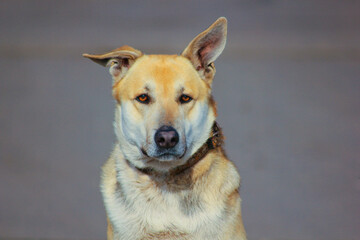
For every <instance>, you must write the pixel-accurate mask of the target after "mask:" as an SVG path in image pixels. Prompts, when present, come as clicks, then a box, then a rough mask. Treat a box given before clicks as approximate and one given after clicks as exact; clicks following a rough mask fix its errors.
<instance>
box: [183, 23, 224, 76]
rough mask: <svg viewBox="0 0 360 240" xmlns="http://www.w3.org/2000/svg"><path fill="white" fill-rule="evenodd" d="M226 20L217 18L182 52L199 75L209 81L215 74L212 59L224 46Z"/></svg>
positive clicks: (213, 59) (214, 58)
mask: <svg viewBox="0 0 360 240" xmlns="http://www.w3.org/2000/svg"><path fill="white" fill-rule="evenodd" d="M226 34H227V20H226V18H225V17H220V18H219V19H217V20H216V21H215V22H214V23H213V24H212V25H211V26H210V27H209V28H208V29H206V30H205V31H204V32H202V33H200V34H199V35H198V36H196V37H195V38H194V39H193V40H192V41H191V42H190V43H189V45H188V46H187V47H186V48H185V50H184V51H183V52H182V54H181V55H182V56H184V57H186V58H188V59H189V60H190V61H191V62H192V64H193V65H194V67H195V69H196V70H197V71H198V72H199V74H200V76H201V77H202V78H203V79H205V80H209V81H210V83H211V81H212V78H213V77H214V74H215V67H214V64H213V63H214V61H215V60H216V59H217V58H218V57H219V55H220V54H221V53H222V51H223V50H224V48H225V43H226Z"/></svg>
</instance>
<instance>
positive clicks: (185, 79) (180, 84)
mask: <svg viewBox="0 0 360 240" xmlns="http://www.w3.org/2000/svg"><path fill="white" fill-rule="evenodd" d="M226 33H227V21H226V19H225V18H223V17H222V18H219V19H218V20H217V21H215V22H214V23H213V24H212V25H211V26H210V27H209V28H208V29H207V30H205V31H204V32H202V33H200V34H199V35H198V36H197V37H195V38H194V39H193V40H192V41H191V42H190V44H189V45H188V46H187V47H186V49H185V50H184V51H183V53H182V54H181V55H144V54H142V52H140V51H139V50H136V49H133V48H131V47H129V46H123V47H121V48H118V49H115V50H113V51H112V52H109V53H106V54H102V55H90V54H84V56H85V57H87V58H90V59H91V60H93V61H95V62H97V63H99V64H101V65H103V66H107V67H109V68H110V69H109V71H110V74H111V75H112V77H113V96H114V98H115V100H116V102H117V104H116V113H115V122H114V125H115V132H116V135H117V139H118V141H119V144H120V148H121V151H122V153H123V155H124V157H125V158H126V159H127V160H128V161H130V162H131V163H132V164H134V165H135V166H137V167H139V168H144V167H151V168H155V169H157V170H160V171H166V170H168V169H169V168H172V167H175V166H178V165H181V164H184V163H185V162H186V160H187V159H189V158H190V156H191V155H193V154H194V153H195V151H196V150H197V149H198V148H199V147H200V146H201V145H202V144H204V143H205V142H206V140H207V138H208V137H209V135H210V131H211V126H212V124H213V122H214V120H215V116H216V107H215V103H214V101H213V100H212V96H211V83H212V80H213V78H214V75H215V67H214V63H213V62H214V61H215V59H216V58H217V57H218V56H219V55H220V54H221V52H222V51H223V49H224V47H225V43H226Z"/></svg>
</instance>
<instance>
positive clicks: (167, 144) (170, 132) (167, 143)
mask: <svg viewBox="0 0 360 240" xmlns="http://www.w3.org/2000/svg"><path fill="white" fill-rule="evenodd" d="M155 142H156V145H158V147H160V148H172V147H175V146H176V144H177V143H178V142H179V134H178V133H177V131H176V130H175V129H174V128H173V127H171V126H162V127H161V128H159V129H158V130H157V131H156V133H155Z"/></svg>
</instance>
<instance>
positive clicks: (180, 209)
mask: <svg viewBox="0 0 360 240" xmlns="http://www.w3.org/2000/svg"><path fill="white" fill-rule="evenodd" d="M225 42H226V19H225V18H220V19H218V20H217V21H216V22H215V23H214V24H213V25H211V26H210V27H209V28H208V29H207V30H206V31H204V32H203V33H201V34H200V35H198V36H197V37H196V38H195V39H194V40H193V41H192V42H191V43H190V44H189V46H188V47H187V48H186V49H185V50H184V52H183V54H182V55H180V56H178V55H143V54H142V53H141V52H140V51H139V50H136V49H133V48H131V47H128V46H125V47H122V48H118V49H115V50H114V51H112V52H110V53H106V54H101V55H90V54H85V55H84V56H85V57H88V58H90V59H92V60H93V61H95V62H97V63H99V64H101V65H104V66H109V67H110V73H111V75H112V77H113V89H112V91H113V96H114V98H115V100H116V102H117V103H116V111H115V123H114V126H115V133H116V136H117V143H116V144H115V146H114V150H113V152H112V154H111V156H110V158H109V159H108V161H107V162H106V163H105V164H104V166H103V168H102V181H101V190H102V194H103V198H104V204H105V208H106V211H107V216H108V219H107V221H108V230H107V236H108V239H111V240H112V239H114V240H125V239H126V240H128V239H134V240H140V239H143V240H145V239H149V240H150V239H153V240H160V239H176V240H180V239H183V240H185V239H186V240H203V239H218V240H220V239H221V240H225V239H228V240H245V239H246V234H245V230H244V227H243V223H242V217H241V207H240V203H241V199H240V196H239V192H238V188H239V186H240V176H239V174H238V173H237V171H236V168H235V166H234V164H233V163H232V162H230V161H229V160H228V159H227V157H226V155H225V153H224V150H223V149H222V148H221V147H218V148H215V149H212V150H209V151H208V153H207V154H206V155H205V156H204V157H203V158H202V159H200V160H199V161H198V162H196V164H194V165H191V167H190V168H186V169H185V170H184V171H181V172H174V171H172V170H173V169H175V168H176V167H178V166H183V165H185V164H186V163H187V161H188V160H189V159H190V158H191V157H192V156H193V155H194V153H195V152H196V151H197V150H198V149H199V148H200V147H201V146H202V145H203V144H205V142H206V140H207V139H208V138H209V137H210V136H211V126H212V124H213V122H214V120H215V117H216V105H215V101H214V100H213V98H212V96H211V83H212V81H213V78H214V74H215V67H214V64H213V61H215V59H216V58H217V57H218V56H219V55H220V53H221V51H222V50H223V48H224V46H225ZM142 94H147V95H148V96H149V97H150V99H151V100H150V103H148V104H143V103H140V102H138V100H136V99H137V96H139V95H142ZM182 94H186V95H188V96H190V97H191V98H192V99H193V100H192V101H190V102H188V103H185V104H183V103H181V102H180V101H179V97H180V96H181V95H182ZM163 125H170V126H173V127H174V128H175V129H176V130H177V131H178V132H179V136H180V140H179V143H178V145H177V147H178V148H176V151H175V150H174V151H175V152H174V155H173V156H170V157H168V158H165V159H161V158H157V157H156V156H157V155H156V154H157V150H156V145H154V132H155V130H156V129H158V128H160V127H161V126H163ZM154 149H155V150H154ZM145 168H147V169H152V171H151V173H149V172H147V171H143V170H142V169H145Z"/></svg>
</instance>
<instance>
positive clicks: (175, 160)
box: [141, 149, 187, 171]
mask: <svg viewBox="0 0 360 240" xmlns="http://www.w3.org/2000/svg"><path fill="white" fill-rule="evenodd" d="M141 152H142V154H143V156H144V163H145V165H147V166H148V167H151V168H154V169H157V170H160V171H167V170H168V169H169V168H173V167H176V166H178V165H181V164H183V162H184V156H185V155H186V152H187V151H186V149H184V151H182V152H180V153H179V152H175V151H174V152H171V151H165V152H160V153H157V154H149V153H148V152H146V151H145V150H144V149H141Z"/></svg>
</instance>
